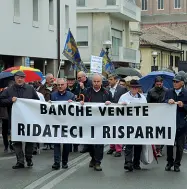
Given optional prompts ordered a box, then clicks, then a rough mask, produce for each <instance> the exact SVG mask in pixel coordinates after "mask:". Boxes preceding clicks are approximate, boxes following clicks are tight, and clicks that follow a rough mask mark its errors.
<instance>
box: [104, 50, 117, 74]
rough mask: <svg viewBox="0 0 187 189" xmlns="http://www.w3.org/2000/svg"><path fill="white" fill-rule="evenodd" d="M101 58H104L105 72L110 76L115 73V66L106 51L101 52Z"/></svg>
mask: <svg viewBox="0 0 187 189" xmlns="http://www.w3.org/2000/svg"><path fill="white" fill-rule="evenodd" d="M100 57H103V70H105V72H107V73H109V74H110V73H114V72H115V68H114V64H113V63H112V61H111V60H110V58H109V57H108V56H107V54H106V52H105V50H104V49H102V50H101V53H100Z"/></svg>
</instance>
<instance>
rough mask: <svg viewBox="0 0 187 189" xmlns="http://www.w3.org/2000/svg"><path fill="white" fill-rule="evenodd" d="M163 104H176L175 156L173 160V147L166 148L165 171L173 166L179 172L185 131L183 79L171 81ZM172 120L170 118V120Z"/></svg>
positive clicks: (186, 94)
mask: <svg viewBox="0 0 187 189" xmlns="http://www.w3.org/2000/svg"><path fill="white" fill-rule="evenodd" d="M165 102H166V103H168V104H171V105H172V104H177V114H176V116H177V118H176V129H177V130H176V136H175V144H176V156H175V160H174V158H173V147H174V146H167V162H168V163H167V165H166V167H165V170H166V171H170V170H171V168H172V167H173V166H174V171H175V172H180V165H181V160H182V155H183V149H184V144H185V135H186V130H187V90H186V89H184V78H183V76H181V75H177V76H175V77H174V79H173V89H169V90H167V92H166V96H165ZM171 119H172V118H171Z"/></svg>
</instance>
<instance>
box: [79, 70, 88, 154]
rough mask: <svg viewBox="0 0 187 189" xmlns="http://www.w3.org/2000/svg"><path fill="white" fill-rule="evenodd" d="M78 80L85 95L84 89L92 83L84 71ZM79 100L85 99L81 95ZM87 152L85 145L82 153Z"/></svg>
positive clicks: (80, 73)
mask: <svg viewBox="0 0 187 189" xmlns="http://www.w3.org/2000/svg"><path fill="white" fill-rule="evenodd" d="M77 80H78V82H79V86H80V90H81V92H80V94H82V93H83V91H84V89H87V88H89V87H91V86H92V81H91V80H89V79H88V78H87V76H86V73H85V72H83V71H80V72H78V73H77ZM78 99H79V101H81V100H83V99H81V96H80V95H79V97H78ZM86 152H88V145H86V144H84V145H83V148H82V149H81V151H80V153H86Z"/></svg>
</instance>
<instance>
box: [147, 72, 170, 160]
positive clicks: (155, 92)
mask: <svg viewBox="0 0 187 189" xmlns="http://www.w3.org/2000/svg"><path fill="white" fill-rule="evenodd" d="M154 85H155V86H154V87H153V88H152V89H151V90H150V91H149V92H148V94H147V103H162V102H163V100H164V98H165V95H166V90H167V89H166V88H165V87H164V86H163V78H162V77H160V76H158V77H156V79H155V84H154ZM156 152H157V157H161V156H162V146H161V145H156Z"/></svg>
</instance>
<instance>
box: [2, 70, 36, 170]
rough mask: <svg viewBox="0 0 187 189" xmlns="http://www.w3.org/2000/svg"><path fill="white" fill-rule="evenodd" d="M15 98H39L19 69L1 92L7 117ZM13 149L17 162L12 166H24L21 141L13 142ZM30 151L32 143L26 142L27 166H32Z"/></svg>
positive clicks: (14, 167) (17, 167)
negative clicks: (8, 85)
mask: <svg viewBox="0 0 187 189" xmlns="http://www.w3.org/2000/svg"><path fill="white" fill-rule="evenodd" d="M17 98H26V99H36V100H39V98H38V95H37V93H36V91H35V90H34V88H33V87H32V86H30V85H28V84H25V74H24V73H23V72H21V71H18V72H16V73H15V84H14V85H12V86H11V87H9V88H7V89H6V90H5V91H3V93H2V94H1V96H0V103H1V105H3V106H6V107H7V108H8V113H9V119H11V108H12V104H13V103H14V102H16V100H17ZM14 150H15V153H16V157H17V163H16V165H15V166H13V167H12V168H13V169H20V168H24V153H23V149H22V142H14ZM32 153H33V144H32V143H28V142H27V143H26V145H25V158H26V161H27V166H28V167H32V166H33V162H32Z"/></svg>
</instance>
